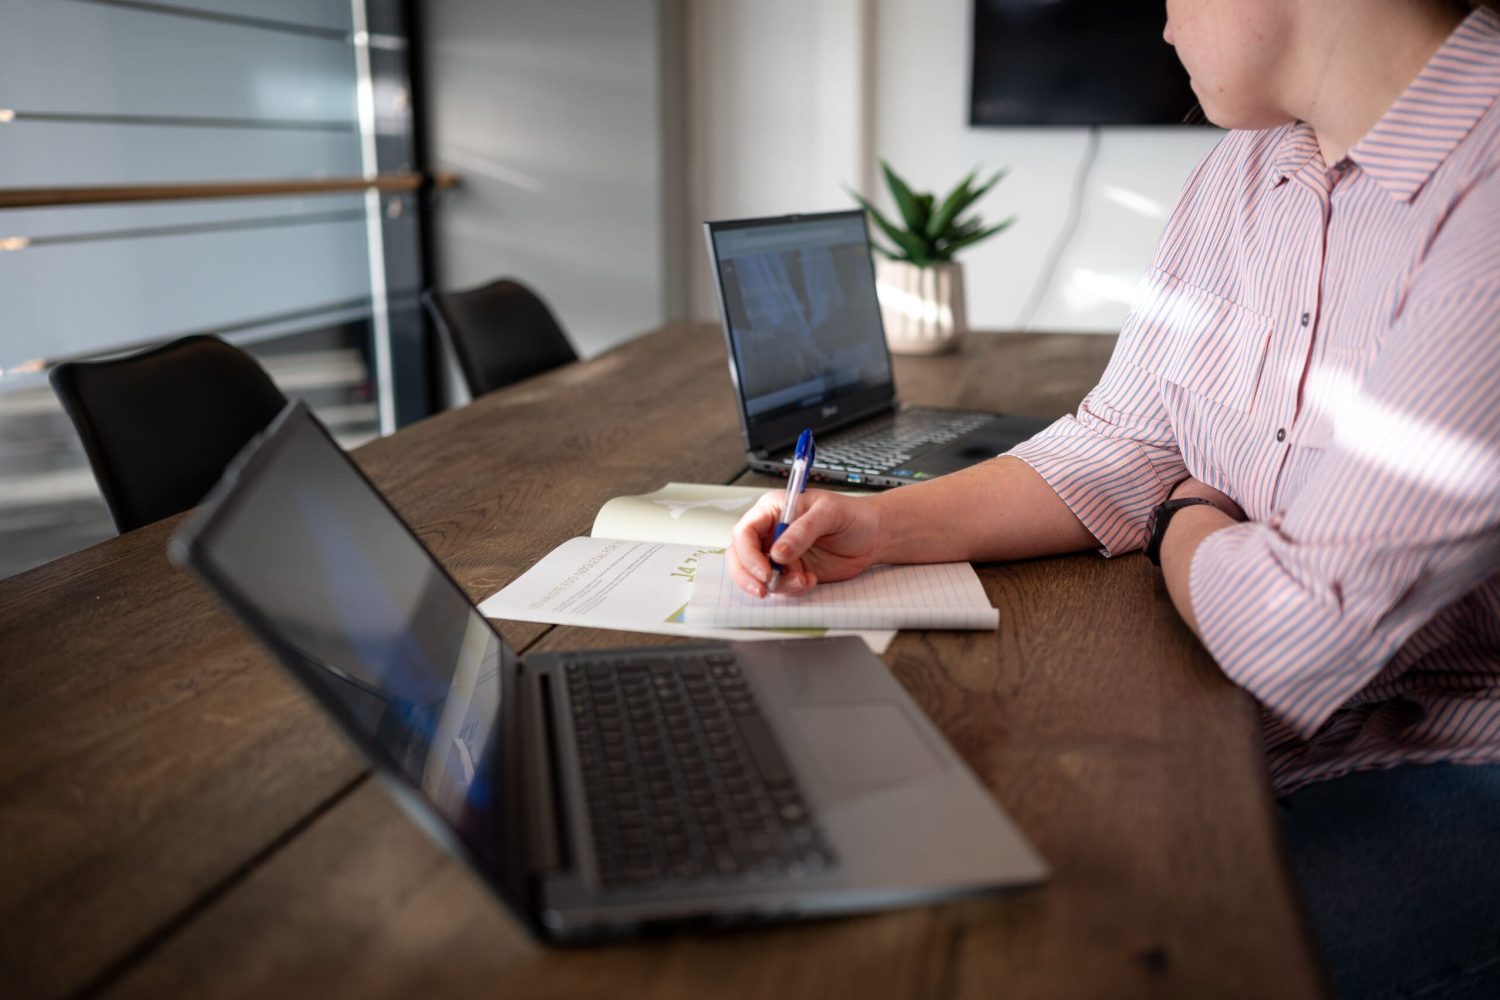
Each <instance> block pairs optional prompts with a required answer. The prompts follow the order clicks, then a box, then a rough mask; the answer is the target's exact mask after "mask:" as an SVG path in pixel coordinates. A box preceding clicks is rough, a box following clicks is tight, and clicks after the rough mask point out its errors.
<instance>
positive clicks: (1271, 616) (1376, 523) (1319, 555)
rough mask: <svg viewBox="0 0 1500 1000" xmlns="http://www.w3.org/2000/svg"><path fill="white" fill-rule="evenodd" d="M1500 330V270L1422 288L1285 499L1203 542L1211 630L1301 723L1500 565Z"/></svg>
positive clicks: (1290, 720) (1265, 701)
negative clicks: (1274, 510) (1263, 515)
mask: <svg viewBox="0 0 1500 1000" xmlns="http://www.w3.org/2000/svg"><path fill="white" fill-rule="evenodd" d="M1497 333H1500V279H1489V280H1486V281H1483V282H1480V283H1477V284H1472V285H1470V286H1468V287H1460V288H1450V289H1446V290H1435V291H1434V292H1431V293H1425V292H1420V291H1414V293H1413V299H1412V301H1411V302H1410V304H1409V305H1408V308H1407V310H1406V312H1405V314H1404V315H1403V317H1402V318H1401V319H1399V320H1398V321H1397V322H1396V323H1395V324H1394V325H1393V326H1392V327H1391V331H1390V334H1389V337H1388V340H1387V342H1386V344H1385V346H1384V348H1383V349H1382V352H1381V354H1380V356H1379V357H1378V358H1377V360H1376V362H1375V363H1374V365H1373V366H1372V368H1371V370H1370V372H1369V373H1368V374H1367V376H1366V378H1365V381H1364V383H1363V385H1362V386H1361V387H1360V388H1359V390H1358V391H1357V392H1356V393H1355V395H1354V396H1353V401H1352V403H1351V405H1350V406H1349V407H1348V408H1347V409H1346V410H1345V412H1342V413H1340V414H1339V416H1338V420H1337V424H1336V429H1335V431H1334V434H1333V437H1332V439H1331V441H1330V442H1329V447H1328V450H1327V452H1326V453H1325V454H1324V456H1323V457H1322V459H1321V461H1320V462H1319V464H1318V466H1317V468H1316V469H1315V470H1314V471H1313V473H1312V474H1311V475H1310V477H1309V478H1308V480H1307V481H1306V482H1305V483H1304V485H1303V486H1302V488H1301V489H1300V490H1299V492H1298V494H1297V497H1296V498H1295V499H1294V500H1293V501H1292V502H1291V503H1290V505H1289V506H1288V507H1287V509H1286V511H1285V513H1284V514H1283V515H1281V516H1279V517H1275V518H1272V519H1270V520H1268V521H1262V522H1252V523H1244V524H1239V525H1235V526H1233V527H1229V528H1225V529H1222V530H1220V531H1218V532H1216V533H1214V534H1213V535H1210V536H1209V537H1208V538H1207V539H1205V540H1204V541H1203V542H1202V543H1201V544H1200V545H1199V546H1198V549H1197V551H1196V552H1195V553H1194V556H1193V562H1192V566H1191V569H1190V573H1189V592H1190V596H1191V600H1192V604H1193V612H1194V615H1195V617H1196V618H1197V621H1198V626H1199V630H1200V633H1201V635H1202V638H1203V642H1204V644H1205V645H1206V646H1207V647H1208V650H1209V652H1210V653H1212V654H1213V657H1214V659H1215V660H1216V661H1217V662H1218V664H1219V666H1220V667H1221V668H1222V669H1223V670H1224V672H1225V673H1226V674H1227V675H1228V676H1229V677H1230V678H1231V679H1232V680H1234V681H1235V682H1236V683H1238V684H1240V685H1241V686H1243V687H1245V688H1246V689H1248V690H1249V691H1250V692H1251V693H1252V694H1254V695H1255V696H1256V698H1257V699H1259V701H1260V702H1261V704H1262V705H1263V706H1264V707H1265V708H1266V710H1267V711H1268V712H1269V713H1270V714H1271V715H1272V716H1273V717H1275V718H1276V719H1277V720H1279V721H1280V722H1282V723H1284V724H1285V725H1286V726H1288V727H1289V728H1290V729H1291V730H1292V731H1294V732H1295V733H1296V734H1297V735H1298V736H1300V737H1302V738H1304V739H1306V738H1308V737H1310V736H1312V735H1313V734H1314V733H1315V732H1316V731H1317V730H1318V729H1319V728H1320V727H1321V726H1322V724H1323V723H1324V722H1325V721H1326V720H1327V719H1328V718H1329V716H1331V715H1332V714H1333V713H1334V712H1335V711H1336V710H1337V709H1338V708H1339V707H1340V706H1342V705H1343V704H1345V703H1346V702H1347V701H1348V700H1349V699H1350V698H1351V697H1352V696H1354V695H1355V694H1356V693H1358V692H1359V691H1360V690H1361V689H1362V688H1363V687H1364V686H1365V685H1367V684H1369V683H1370V682H1371V681H1372V680H1373V679H1375V678H1376V676H1377V675H1378V674H1379V673H1380V671H1381V669H1382V668H1383V667H1384V666H1385V664H1386V663H1387V662H1388V661H1389V660H1390V659H1391V658H1392V656H1394V654H1395V653H1396V652H1397V650H1399V649H1400V648H1401V646H1402V645H1403V644H1404V643H1405V642H1406V640H1407V639H1408V638H1409V637H1410V636H1411V635H1412V634H1413V633H1414V632H1416V631H1417V630H1418V629H1419V628H1421V627H1422V626H1423V625H1424V624H1425V623H1427V622H1428V621H1429V620H1430V619H1431V618H1432V617H1433V616H1434V615H1435V614H1436V613H1438V612H1439V611H1441V610H1442V609H1443V608H1445V607H1447V606H1449V605H1450V604H1452V603H1453V602H1455V601H1457V600H1458V599H1460V598H1462V597H1463V596H1464V595H1465V594H1467V593H1468V592H1469V591H1471V590H1473V589H1474V588H1476V587H1478V586H1479V585H1480V584H1482V583H1483V582H1484V581H1485V580H1487V579H1489V578H1490V577H1491V576H1493V575H1494V574H1495V573H1496V572H1497V571H1500V403H1497V398H1500V342H1497V340H1496V336H1497Z"/></svg>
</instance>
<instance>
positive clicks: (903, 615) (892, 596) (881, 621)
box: [683, 556, 1000, 629]
mask: <svg viewBox="0 0 1500 1000" xmlns="http://www.w3.org/2000/svg"><path fill="white" fill-rule="evenodd" d="M683 621H685V622H687V623H689V624H694V625H715V626H719V627H723V628H880V629H889V628H945V629H992V628H996V627H998V626H999V624H1000V612H999V611H998V610H996V609H995V608H993V607H991V606H990V601H989V598H988V597H986V596H985V593H984V586H983V585H982V584H980V582H979V576H978V575H977V574H976V573H975V572H974V567H973V566H970V565H969V564H968V563H932V564H929V565H923V566H874V567H871V568H870V569H868V570H866V571H865V572H863V573H861V574H860V575H859V576H857V577H855V578H854V579H852V580H844V581H841V582H839V583H823V584H819V585H818V586H816V587H814V588H813V589H812V590H811V591H809V592H808V593H806V594H803V595H801V596H798V597H784V596H781V595H778V594H771V595H769V596H767V597H765V598H755V597H751V596H750V595H749V594H746V593H745V592H744V591H742V590H740V588H739V587H736V586H735V585H734V581H733V580H732V579H730V577H729V574H728V572H727V571H726V570H725V568H724V557H723V556H712V557H709V558H705V559H704V560H702V562H701V563H699V566H698V573H697V579H695V580H694V582H693V595H692V598H691V599H690V600H689V601H688V605H687V608H686V609H685V610H684V612H683Z"/></svg>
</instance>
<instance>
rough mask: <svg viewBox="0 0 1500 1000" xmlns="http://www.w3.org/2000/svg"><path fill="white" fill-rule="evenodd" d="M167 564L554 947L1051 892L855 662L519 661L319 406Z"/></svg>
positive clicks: (615, 656)
mask: <svg viewBox="0 0 1500 1000" xmlns="http://www.w3.org/2000/svg"><path fill="white" fill-rule="evenodd" d="M171 550H172V555H173V558H174V559H175V560H176V561H177V562H178V563H179V564H182V565H185V566H187V567H188V568H190V569H192V570H193V571H194V572H195V573H197V574H198V576H199V577H200V578H201V579H202V580H203V581H204V582H205V583H206V584H208V586H209V587H210V588H211V589H212V590H214V591H215V592H216V593H217V594H218V595H219V597H220V598H221V599H222V600H223V601H224V603H225V604H226V605H227V606H228V607H229V608H230V609H231V610H232V611H233V612H234V613H235V614H237V615H238V616H239V617H240V619H241V620H242V621H243V622H244V623H245V624H246V625H247V626H248V627H249V628H250V630H251V631H252V632H254V634H255V635H256V636H257V637H259V639H260V640H261V641H262V642H263V643H264V644H265V645H266V646H267V648H268V649H269V650H270V651H271V652H272V653H273V654H274V655H275V656H276V658H277V659H278V660H279V661H280V662H281V663H282V664H283V665H284V666H285V667H286V668H287V669H288V670H289V671H290V672H291V673H292V675H293V676H294V677H296V678H297V680H299V681H300V682H301V683H302V684H303V685H304V686H305V687H306V688H307V689H308V690H309V691H311V692H312V694H313V695H314V696H315V697H316V698H317V700H318V701H319V702H320V703H321V704H322V706H323V707H324V708H325V709H326V710H327V711H328V713H329V714H330V715H331V716H333V718H334V720H335V721H336V722H337V723H338V724H339V726H340V727H341V728H342V729H343V730H344V732H345V733H346V734H347V735H348V737H349V738H350V739H351V740H352V741H353V742H354V743H355V744H356V745H357V746H358V747H359V748H360V750H362V751H363V753H364V754H365V755H366V756H367V757H368V758H369V759H370V761H371V762H372V763H373V764H374V766H375V767H376V768H377V770H378V771H379V772H380V773H381V774H382V775H383V776H384V777H385V778H387V779H388V785H389V787H390V788H391V789H392V791H393V792H394V793H395V796H396V798H397V799H398V800H399V801H400V803H401V804H402V805H403V806H404V807H405V808H406V809H407V810H409V811H410V813H411V814H412V815H413V816H414V817H415V818H416V819H417V821H418V822H419V824H420V826H421V827H422V828H423V829H424V830H426V831H427V832H429V833H430V834H431V835H433V836H434V837H436V838H437V839H438V840H439V841H440V842H441V843H442V844H443V845H444V846H446V847H447V848H449V849H450V850H452V852H453V853H454V854H455V855H457V856H458V857H459V858H460V859H461V860H462V861H463V862H464V863H466V864H467V865H468V866H469V867H470V868H471V869H472V870H473V872H474V873H475V874H477V875H478V876H479V878H480V879H482V880H483V882H484V883H485V885H487V886H488V887H489V888H490V889H491V890H493V892H494V894H495V895H496V896H498V897H499V899H500V901H501V902H502V903H504V904H505V905H506V906H507V907H508V908H509V909H510V910H511V911H512V912H513V913H514V914H515V915H516V916H517V917H518V918H519V919H520V920H522V921H523V922H524V923H525V924H526V926H527V927H528V928H529V929H530V930H531V931H532V932H533V933H535V934H536V935H537V936H538V937H540V938H542V939H544V940H549V941H574V940H588V939H592V938H596V937H601V936H609V935H617V934H621V933H632V932H639V931H643V930H646V929H651V928H656V927H663V926H671V925H677V924H694V925H697V924H709V925H714V924H730V923H739V922H749V921H759V920H771V919H777V920H780V919H787V918H792V917H799V916H807V915H814V914H831V913H840V912H847V911H853V910H862V909H870V908H877V907H890V906H897V905H905V904H913V903H922V902H928V901H934V900H940V899H947V898H951V897H956V896H962V895H967V894H972V893H979V892H987V891H993V890H999V889H1006V888H1010V887H1015V886H1023V885H1028V884H1032V883H1035V882H1038V881H1041V880H1043V879H1044V878H1046V876H1047V869H1046V866H1045V865H1044V864H1043V862H1042V861H1041V859H1040V858H1039V857H1038V856H1037V854H1036V853H1035V852H1034V851H1033V850H1032V849H1031V847H1030V846H1029V845H1028V844H1027V842H1026V840H1025V839H1024V838H1023V837H1022V835H1021V834H1020V833H1019V832H1018V831H1017V830H1016V828H1015V826H1014V825H1013V824H1012V823H1011V822H1010V821H1009V820H1008V819H1007V818H1006V816H1005V815H1004V813H1002V812H1001V810H1000V809H999V808H998V807H997V806H996V804H995V802H994V801H993V800H992V799H991V798H990V796H989V794H988V793H987V792H986V791H985V789H984V788H983V787H982V786H981V785H980V784H979V782H978V781H976V780H975V778H974V776H973V775H972V774H971V773H970V772H969V770H968V769H967V768H966V767H965V766H964V765H963V763H962V762H961V761H960V760H959V759H958V757H957V756H955V755H954V753H953V751H952V750H951V749H950V748H949V746H948V744H947V743H946V742H945V741H944V740H943V737H942V736H941V734H939V733H938V731H937V730H936V729H935V728H933V726H932V725H931V723H929V722H928V721H927V719H926V718H925V717H924V716H923V714H922V712H921V711H920V710H918V709H917V707H916V706H915V705H914V704H913V703H912V701H911V700H910V699H909V698H908V697H907V696H906V694H905V692H904V691H903V690H902V689H901V687H900V686H899V685H898V684H897V683H896V682H895V681H894V680H893V679H892V678H891V676H890V674H889V673H888V672H887V671H886V669H885V667H884V665H883V664H882V663H881V662H880V660H879V659H877V658H876V657H875V656H874V655H872V654H871V653H870V652H869V650H868V649H867V648H866V647H865V646H864V644H863V643H862V642H860V641H859V640H858V639H853V638H844V639H827V640H812V639H800V640H774V641H766V642H749V643H741V644H711V645H694V646H666V647H662V646H657V647H650V648H643V649H616V650H605V651H600V650H581V651H578V652H573V653H547V654H540V655H533V656H528V657H527V658H526V659H525V660H524V661H522V660H520V659H519V658H518V657H517V656H516V654H515V652H514V651H513V650H512V649H511V648H510V647H509V646H508V645H507V644H506V643H505V641H504V640H503V639H502V638H501V637H500V635H499V634H498V633H497V632H496V631H495V630H494V628H493V627H492V626H491V625H490V623H489V622H488V621H486V620H485V619H484V618H483V617H482V616H481V615H480V614H479V612H478V610H477V609H476V608H475V607H474V605H473V604H472V603H470V601H469V599H468V598H467V597H466V596H465V594H464V592H463V591H462V590H461V589H459V587H458V586H457V584H455V583H454V582H453V580H452V579H451V578H450V577H449V576H448V575H447V574H446V573H445V572H444V571H443V569H442V567H441V566H440V565H438V563H437V561H436V560H435V559H433V557H432V556H431V555H430V554H429V553H428V552H427V550H426V549H425V548H423V546H422V544H421V543H420V542H419V541H418V540H417V538H416V536H415V535H414V534H413V533H412V532H411V531H410V529H408V528H407V527H406V525H405V524H403V523H402V521H401V519H400V518H399V517H397V515H396V513H395V512H394V511H393V510H392V509H391V507H390V506H389V505H388V504H387V503H386V502H385V500H384V499H383V498H382V497H381V496H380V494H379V493H378V492H376V490H375V489H374V487H373V486H372V485H371V484H370V483H369V481H368V480H366V479H365V478H364V476H363V475H362V474H361V473H360V471H359V470H358V468H357V467H356V466H355V465H354V464H353V463H352V462H351V461H350V460H349V459H348V458H347V457H346V456H345V455H344V453H343V452H342V451H341V450H340V449H339V448H338V446H337V445H335V444H334V442H333V440H332V439H331V438H330V437H329V436H328V434H327V432H326V431H325V430H324V429H323V427H322V425H321V424H319V423H318V422H317V420H316V419H315V418H314V417H313V416H312V415H311V413H309V411H308V410H307V409H306V407H305V406H304V405H302V404H300V403H294V404H291V405H289V406H288V407H287V409H286V410H285V411H284V412H283V413H282V414H281V416H279V417H278V418H277V420H276V421H275V422H274V423H273V424H272V425H271V426H270V428H268V429H267V431H266V432H265V434H263V435H262V436H261V437H260V438H259V439H257V441H256V442H253V443H252V444H251V445H249V446H248V447H247V448H246V450H245V453H244V454H242V455H241V456H240V457H239V458H238V459H236V461H235V463H234V464H233V465H232V466H231V468H230V469H229V471H228V472H226V474H225V477H224V480H223V482H221V483H220V484H219V486H218V487H217V488H216V489H215V491H214V492H213V493H212V494H211V495H210V497H209V499H208V500H207V501H206V503H205V505H204V506H203V507H202V508H201V509H200V510H198V511H197V512H196V513H195V515H194V516H193V517H192V518H191V519H190V520H189V521H188V523H187V524H186V525H185V526H184V527H183V528H182V529H181V530H180V531H179V532H178V534H177V535H176V537H174V538H173V540H172V546H171Z"/></svg>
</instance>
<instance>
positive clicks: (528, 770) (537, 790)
mask: <svg viewBox="0 0 1500 1000" xmlns="http://www.w3.org/2000/svg"><path fill="white" fill-rule="evenodd" d="M521 692H522V698H523V699H524V701H525V705H524V706H523V710H522V712H521V730H522V740H521V747H522V772H521V773H522V781H523V782H524V783H525V792H526V794H525V798H524V799H523V801H524V802H525V803H526V806H527V808H526V816H525V818H524V822H525V823H526V853H527V859H528V862H529V864H528V867H529V868H530V869H531V872H532V874H533V875H549V874H552V873H554V872H558V871H561V870H563V869H565V868H568V867H570V866H571V864H572V857H571V853H572V852H571V851H570V849H569V844H568V840H567V834H566V830H567V824H566V823H564V822H563V815H562V808H563V807H562V799H561V797H560V795H559V787H558V785H559V782H558V778H557V775H558V768H557V733H556V727H555V726H554V725H553V719H552V708H553V706H552V697H553V695H552V686H551V678H550V677H548V675H547V674H545V673H526V674H523V675H522V677H521Z"/></svg>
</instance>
